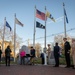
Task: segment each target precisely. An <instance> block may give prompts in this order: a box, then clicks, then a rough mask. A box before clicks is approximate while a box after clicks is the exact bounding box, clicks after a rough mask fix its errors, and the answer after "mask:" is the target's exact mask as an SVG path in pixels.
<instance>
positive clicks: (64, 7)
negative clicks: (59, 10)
mask: <svg viewBox="0 0 75 75" xmlns="http://www.w3.org/2000/svg"><path fill="white" fill-rule="evenodd" d="M64 9H65V4H64V3H63V10H64ZM64 36H65V38H66V18H65V14H64Z"/></svg>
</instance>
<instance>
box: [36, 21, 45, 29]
mask: <svg viewBox="0 0 75 75" xmlns="http://www.w3.org/2000/svg"><path fill="white" fill-rule="evenodd" d="M36 27H38V28H41V29H45V26H44V25H42V24H41V23H39V22H37V21H36Z"/></svg>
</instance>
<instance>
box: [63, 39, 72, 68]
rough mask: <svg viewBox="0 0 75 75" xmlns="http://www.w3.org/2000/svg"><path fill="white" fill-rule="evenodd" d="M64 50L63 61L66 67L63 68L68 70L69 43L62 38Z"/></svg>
mask: <svg viewBox="0 0 75 75" xmlns="http://www.w3.org/2000/svg"><path fill="white" fill-rule="evenodd" d="M63 40H64V50H65V59H66V64H67V65H66V67H65V68H69V67H70V65H71V64H70V48H71V46H70V43H69V42H68V41H67V38H64V39H63Z"/></svg>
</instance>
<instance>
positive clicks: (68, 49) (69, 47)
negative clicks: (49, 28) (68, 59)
mask: <svg viewBox="0 0 75 75" xmlns="http://www.w3.org/2000/svg"><path fill="white" fill-rule="evenodd" d="M64 49H65V53H67V52H70V49H71V46H70V43H69V42H68V41H66V42H65V44H64Z"/></svg>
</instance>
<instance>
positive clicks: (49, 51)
mask: <svg viewBox="0 0 75 75" xmlns="http://www.w3.org/2000/svg"><path fill="white" fill-rule="evenodd" d="M47 51H48V64H49V61H50V55H51V48H50V44H48V49H47Z"/></svg>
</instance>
